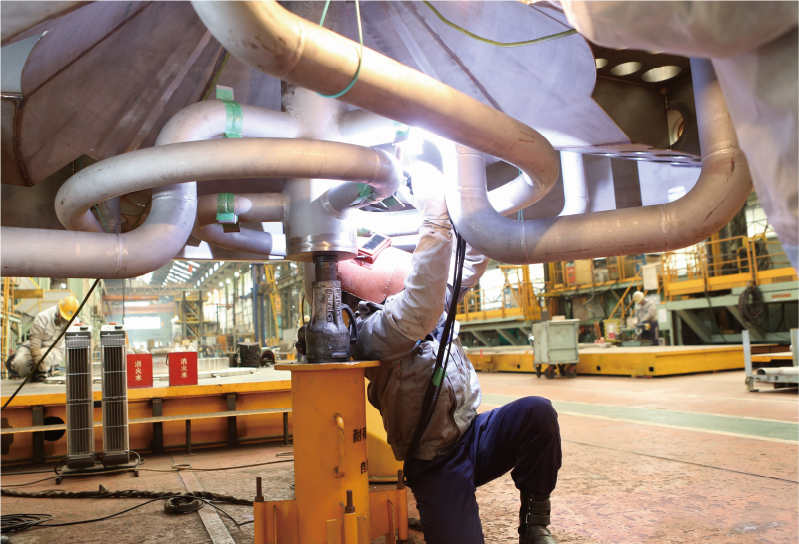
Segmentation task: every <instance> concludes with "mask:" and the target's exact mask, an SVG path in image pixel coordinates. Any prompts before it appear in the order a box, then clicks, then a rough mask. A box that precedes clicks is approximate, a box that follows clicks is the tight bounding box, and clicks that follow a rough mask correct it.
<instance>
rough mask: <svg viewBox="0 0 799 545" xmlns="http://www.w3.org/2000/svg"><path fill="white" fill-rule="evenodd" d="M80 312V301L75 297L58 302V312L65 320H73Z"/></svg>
mask: <svg viewBox="0 0 799 545" xmlns="http://www.w3.org/2000/svg"><path fill="white" fill-rule="evenodd" d="M77 310H78V300H77V299H75V298H74V297H73V296H71V295H70V296H69V297H65V298H63V299H61V300H60V301H59V302H58V312H60V313H61V317H62V318H63V319H65V320H71V319H72V317H73V316H74V315H75V311H77Z"/></svg>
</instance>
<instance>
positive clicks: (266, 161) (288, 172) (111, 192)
mask: <svg viewBox="0 0 799 545" xmlns="http://www.w3.org/2000/svg"><path fill="white" fill-rule="evenodd" d="M386 155H387V154H385V153H382V152H380V151H379V150H373V149H371V148H364V147H361V146H355V145H352V144H344V143H340V142H325V141H320V140H305V139H298V138H268V139H266V138H231V139H225V140H203V141H198V142H183V143H179V144H169V145H165V146H159V147H156V148H148V149H142V150H136V151H132V152H130V153H126V154H124V155H119V156H117V157H112V158H110V159H106V160H105V161H101V162H99V163H96V164H94V165H92V166H90V167H87V168H85V169H83V170H81V171H80V172H79V173H77V174H75V175H74V176H72V177H71V178H70V179H69V180H67V182H66V183H65V184H64V185H63V186H62V187H61V189H60V190H59V192H58V196H57V201H56V214H57V215H58V218H59V219H60V220H61V223H63V224H64V226H65V227H67V228H68V229H70V230H86V231H89V230H91V231H97V230H98V229H100V230H102V227H100V226H99V224H98V222H97V220H96V219H94V216H93V215H92V214H91V212H90V211H89V208H90V207H91V206H93V205H94V204H95V202H97V199H98V196H99V197H100V200H104V199H105V198H111V197H115V196H117V195H121V194H125V193H130V192H132V191H138V190H140V189H146V188H149V187H160V186H164V185H171V184H176V183H184V182H188V181H204V180H218V179H220V178H270V177H274V178H282V177H287V178H301V177H307V178H324V179H329V180H342V181H348V182H361V183H365V184H368V185H370V186H372V187H373V188H374V189H375V191H383V190H385V188H386V187H388V186H391V185H392V184H394V183H397V180H398V177H399V176H401V173H399V174H398V173H396V172H394V171H393V170H392V169H390V168H388V167H387V166H386V164H385V157H386ZM389 157H390V156H389ZM110 177H113V181H114V184H113V185H111V184H109V183H108V180H109V178H110ZM87 214H88V215H87ZM89 217H91V219H89ZM192 221H193V218H192Z"/></svg>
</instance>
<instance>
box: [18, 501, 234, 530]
mask: <svg viewBox="0 0 799 545" xmlns="http://www.w3.org/2000/svg"><path fill="white" fill-rule="evenodd" d="M174 497H178V498H182V499H186V498H194V499H197V500H199V501H201V502H202V503H203V504H207V505H210V506H211V507H213V508H214V509H216V510H217V511H219V512H220V513H222V514H223V515H225V516H226V517H227V518H229V519H230V520H231V521H232V522H233V524H235V525H236V527H237V528H240V527H241V524H240V523H239V522H238V521H237V520H236V519H234V518H233V517H232V516H230V514H229V513H228V512H226V511H225V510H224V509H222V508H220V507H218V506H216V505H214V504H213V503H211V502H210V501H208V500H206V499H204V498H200V497H198V496H193V495H186V494H177V495H175V496H174ZM161 499H163V498H162V497H158V498H155V499H152V500H149V501H146V502H144V503H140V504H139V505H136V506H134V507H131V508H129V509H125V510H124V511H119V512H118V513H114V514H113V515H106V516H104V517H99V518H96V519H89V520H76V521H73V522H61V523H57V524H43V523H44V522H48V521H49V520H52V518H53V517H52V516H51V515H3V516H2V528H3V529H2V533H3V534H8V533H13V532H20V531H22V530H27V529H30V528H57V527H61V526H75V525H78V524H88V523H90V522H102V521H104V520H108V519H111V518H114V517H118V516H119V515H123V514H125V513H129V512H130V511H133V510H135V509H138V508H140V507H144V506H145V505H149V504H151V503H153V502H156V501H159V500H161ZM198 510H199V509H198ZM33 517H38V518H37V519H33ZM45 517H50V518H45ZM7 520H8V521H9V527H8V529H7V527H6V521H7ZM244 524H246V522H245V523H244Z"/></svg>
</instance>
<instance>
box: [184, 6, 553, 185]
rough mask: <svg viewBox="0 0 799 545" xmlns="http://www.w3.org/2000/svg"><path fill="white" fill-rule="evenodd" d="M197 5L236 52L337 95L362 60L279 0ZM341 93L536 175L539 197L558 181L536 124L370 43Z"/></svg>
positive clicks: (264, 69)
mask: <svg viewBox="0 0 799 545" xmlns="http://www.w3.org/2000/svg"><path fill="white" fill-rule="evenodd" d="M192 5H193V6H194V9H195V11H196V12H197V14H198V15H199V16H200V19H201V20H202V21H203V23H205V26H206V27H208V29H209V30H210V31H211V33H212V34H213V35H214V37H215V38H216V39H217V40H219V42H220V43H222V45H223V46H224V47H225V48H226V49H227V50H228V51H230V52H231V53H232V54H233V55H234V56H235V57H236V58H237V59H239V60H240V61H242V62H244V63H245V64H246V65H248V66H250V67H251V68H254V69H256V70H260V71H261V72H264V73H266V74H269V75H271V76H274V77H277V78H280V79H282V80H284V81H288V82H291V83H294V84H296V85H299V86H301V87H305V88H306V89H310V90H312V91H317V92H319V93H322V94H325V95H331V94H334V93H337V92H339V91H341V90H342V89H344V88H345V87H346V86H347V85H348V84H349V83H350V82H351V81H352V76H353V74H355V71H356V69H357V67H358V62H359V56H358V46H357V44H355V43H354V42H352V41H351V40H348V39H347V38H344V37H343V36H340V35H338V34H336V33H334V32H331V31H330V30H327V29H325V28H322V27H320V26H319V25H317V24H314V23H311V22H309V21H306V20H304V19H302V18H300V17H298V16H296V15H294V14H292V13H289V12H288V11H286V10H285V9H283V8H282V7H280V6H279V5H278V4H277V2H274V1H267V2H252V1H249V2H199V1H195V2H192ZM339 100H341V101H342V102H346V103H348V104H352V105H354V106H357V107H359V108H362V109H364V110H368V111H370V112H373V113H375V114H378V115H381V116H384V117H387V118H389V119H393V120H396V121H400V122H402V123H405V124H407V125H411V126H414V127H420V128H424V129H426V130H428V131H429V132H431V133H433V134H437V135H439V136H442V137H445V138H447V139H449V140H452V141H453V142H458V143H460V144H462V145H465V146H469V147H471V148H474V149H477V150H480V151H481V152H483V153H487V154H491V155H494V156H496V157H498V158H500V159H502V160H504V161H507V162H509V163H511V164H512V165H515V166H516V167H518V168H519V169H520V170H522V171H523V172H524V173H525V174H527V175H528V176H529V177H530V180H531V181H532V187H533V188H534V191H535V200H538V199H540V198H541V197H543V196H544V195H546V194H547V192H549V190H550V189H552V186H553V185H554V184H555V182H556V181H557V178H558V169H559V165H558V158H557V154H556V153H555V150H554V149H553V148H552V146H551V144H550V143H549V142H548V141H547V139H546V138H544V137H543V136H541V135H540V134H538V133H537V132H536V131H535V130H533V129H531V128H530V127H528V126H527V125H525V124H524V123H521V122H520V121H517V120H516V119H513V118H512V117H510V116H508V115H506V114H504V113H502V112H499V111H497V110H495V109H494V108H492V107H490V106H487V105H485V104H483V103H481V102H479V101H478V100H475V99H473V98H471V97H469V96H467V95H465V94H463V93H461V92H459V91H456V90H455V89H453V88H452V87H449V86H448V85H445V84H443V83H441V82H439V81H437V80H435V79H433V78H430V77H428V76H425V75H424V74H422V73H421V72H418V71H416V70H413V69H411V68H408V67H407V66H404V65H402V64H400V63H398V62H396V61H394V60H391V59H389V58H388V57H385V56H383V55H381V54H379V53H377V52H375V51H373V50H371V49H368V48H366V47H364V48H363V59H362V62H361V71H360V75H359V76H358V81H357V82H356V83H355V85H353V87H352V89H350V90H349V91H348V92H347V93H346V94H345V95H344V96H343V97H341V98H340V99H339Z"/></svg>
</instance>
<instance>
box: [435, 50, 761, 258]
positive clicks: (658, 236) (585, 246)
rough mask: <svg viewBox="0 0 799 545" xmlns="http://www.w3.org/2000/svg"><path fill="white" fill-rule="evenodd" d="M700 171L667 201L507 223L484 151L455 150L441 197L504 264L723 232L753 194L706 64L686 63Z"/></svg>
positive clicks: (631, 249)
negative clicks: (454, 170) (492, 198)
mask: <svg viewBox="0 0 799 545" xmlns="http://www.w3.org/2000/svg"><path fill="white" fill-rule="evenodd" d="M691 71H692V74H693V84H694V94H695V97H696V110H697V118H698V123H699V137H700V143H701V147H702V172H701V174H700V176H699V180H698V181H697V182H696V185H695V186H694V188H693V189H692V190H691V191H689V192H688V194H686V195H685V196H684V197H683V198H681V199H679V200H677V201H675V202H672V203H668V204H661V205H652V206H642V207H637V208H624V209H621V210H610V211H607V212H594V213H589V214H580V215H574V216H560V217H556V218H545V219H539V220H527V221H513V220H511V219H508V218H505V217H503V216H502V215H501V214H499V213H498V212H497V211H496V210H494V208H493V207H492V206H491V203H490V202H489V199H488V197H487V194H486V182H485V165H484V159H483V154H482V153H479V152H475V151H474V150H472V149H469V148H466V147H464V146H459V147H458V149H457V151H456V155H457V161H458V180H457V187H456V188H455V189H452V190H450V191H448V193H447V207H448V209H449V213H450V216H451V218H452V221H453V223H454V224H455V227H456V228H457V229H458V232H459V233H461V235H463V237H464V238H465V239H466V241H467V242H468V243H469V244H470V245H471V246H472V247H474V248H475V249H477V250H478V251H480V252H482V253H483V254H485V255H487V256H489V257H491V258H493V259H496V260H497V261H501V262H504V263H519V264H524V263H545V262H552V261H566V260H572V259H589V258H593V257H604V256H608V255H627V254H638V253H646V252H663V251H669V250H674V249H677V248H684V247H686V246H690V245H692V244H696V243H697V242H699V241H701V240H703V239H705V238H707V237H709V236H710V235H712V234H713V233H715V232H717V231H718V230H719V229H721V228H722V227H723V226H724V225H725V224H726V223H727V222H729V221H730V219H731V218H732V217H733V216H734V215H735V214H736V213H737V212H738V211H739V210H740V209H741V207H742V206H743V204H744V203H745V202H746V198H747V197H748V196H749V193H750V192H751V189H752V178H751V175H750V174H749V167H748V165H747V162H746V157H745V156H744V154H743V152H741V150H740V149H739V148H738V141H737V138H736V136H735V131H734V130H733V126H732V122H731V121H730V117H729V113H728V111H727V107H726V103H725V102H724V96H723V95H722V93H721V89H720V87H719V84H718V81H717V80H716V76H715V72H714V71H713V66H712V64H711V63H710V61H706V60H699V59H691Z"/></svg>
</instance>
